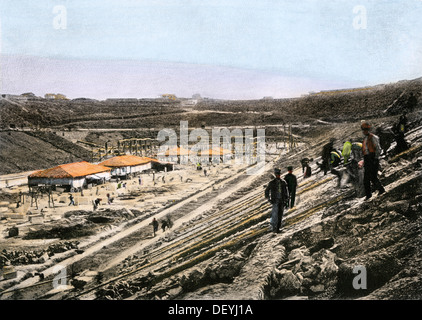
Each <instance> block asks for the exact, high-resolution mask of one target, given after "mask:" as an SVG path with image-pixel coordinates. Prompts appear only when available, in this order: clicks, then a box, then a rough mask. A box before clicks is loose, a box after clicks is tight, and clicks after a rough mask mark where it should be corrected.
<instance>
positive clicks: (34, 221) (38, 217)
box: [29, 214, 44, 224]
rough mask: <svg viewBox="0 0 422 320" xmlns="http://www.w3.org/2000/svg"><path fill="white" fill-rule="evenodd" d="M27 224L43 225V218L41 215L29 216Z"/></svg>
mask: <svg viewBox="0 0 422 320" xmlns="http://www.w3.org/2000/svg"><path fill="white" fill-rule="evenodd" d="M29 222H31V223H32V224H42V223H44V217H43V216H42V215H41V214H37V215H33V216H29Z"/></svg>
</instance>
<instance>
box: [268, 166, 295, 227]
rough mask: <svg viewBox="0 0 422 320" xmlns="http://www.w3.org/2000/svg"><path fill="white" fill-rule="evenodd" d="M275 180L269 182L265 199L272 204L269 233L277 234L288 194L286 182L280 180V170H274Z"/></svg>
mask: <svg viewBox="0 0 422 320" xmlns="http://www.w3.org/2000/svg"><path fill="white" fill-rule="evenodd" d="M274 174H275V176H276V177H275V179H273V180H271V181H270V183H269V184H268V186H267V188H266V189H265V198H266V199H268V201H269V202H270V203H271V204H272V210H271V220H270V225H271V229H272V230H271V231H272V232H276V233H279V232H280V228H281V220H282V219H283V210H284V206H285V205H286V203H287V202H288V199H289V194H288V191H287V184H286V181H284V180H282V179H281V178H280V174H281V171H280V169H274Z"/></svg>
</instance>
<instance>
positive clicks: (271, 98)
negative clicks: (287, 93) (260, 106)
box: [262, 96, 274, 100]
mask: <svg viewBox="0 0 422 320" xmlns="http://www.w3.org/2000/svg"><path fill="white" fill-rule="evenodd" d="M273 99H274V98H273V97H271V96H267V97H264V98H262V100H273Z"/></svg>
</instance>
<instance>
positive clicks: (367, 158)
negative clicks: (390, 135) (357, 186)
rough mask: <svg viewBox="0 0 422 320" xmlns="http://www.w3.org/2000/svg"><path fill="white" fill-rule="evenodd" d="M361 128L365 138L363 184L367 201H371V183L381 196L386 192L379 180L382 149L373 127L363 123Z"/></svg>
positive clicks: (363, 147) (363, 144)
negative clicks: (371, 130) (372, 130)
mask: <svg viewBox="0 0 422 320" xmlns="http://www.w3.org/2000/svg"><path fill="white" fill-rule="evenodd" d="M361 128H362V132H363V134H364V136H365V137H364V139H363V142H362V153H363V161H364V169H365V173H364V177H363V184H364V187H365V195H366V200H369V199H370V198H371V197H372V188H371V183H372V184H373V185H374V188H375V189H377V190H378V194H379V195H380V194H383V193H384V192H385V189H384V187H383V186H382V184H381V182H380V181H379V179H378V169H379V155H380V153H381V147H380V144H379V138H378V136H376V135H375V134H373V133H371V132H370V129H371V125H370V124H369V123H368V122H366V121H364V122H362V124H361Z"/></svg>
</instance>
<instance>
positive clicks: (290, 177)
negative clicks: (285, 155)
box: [284, 166, 297, 208]
mask: <svg viewBox="0 0 422 320" xmlns="http://www.w3.org/2000/svg"><path fill="white" fill-rule="evenodd" d="M287 170H288V171H289V173H288V174H286V175H285V176H284V180H286V182H287V189H288V190H289V196H290V201H289V205H290V208H293V207H294V206H295V197H296V187H297V179H296V176H295V175H294V174H293V167H292V166H289V167H287Z"/></svg>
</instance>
